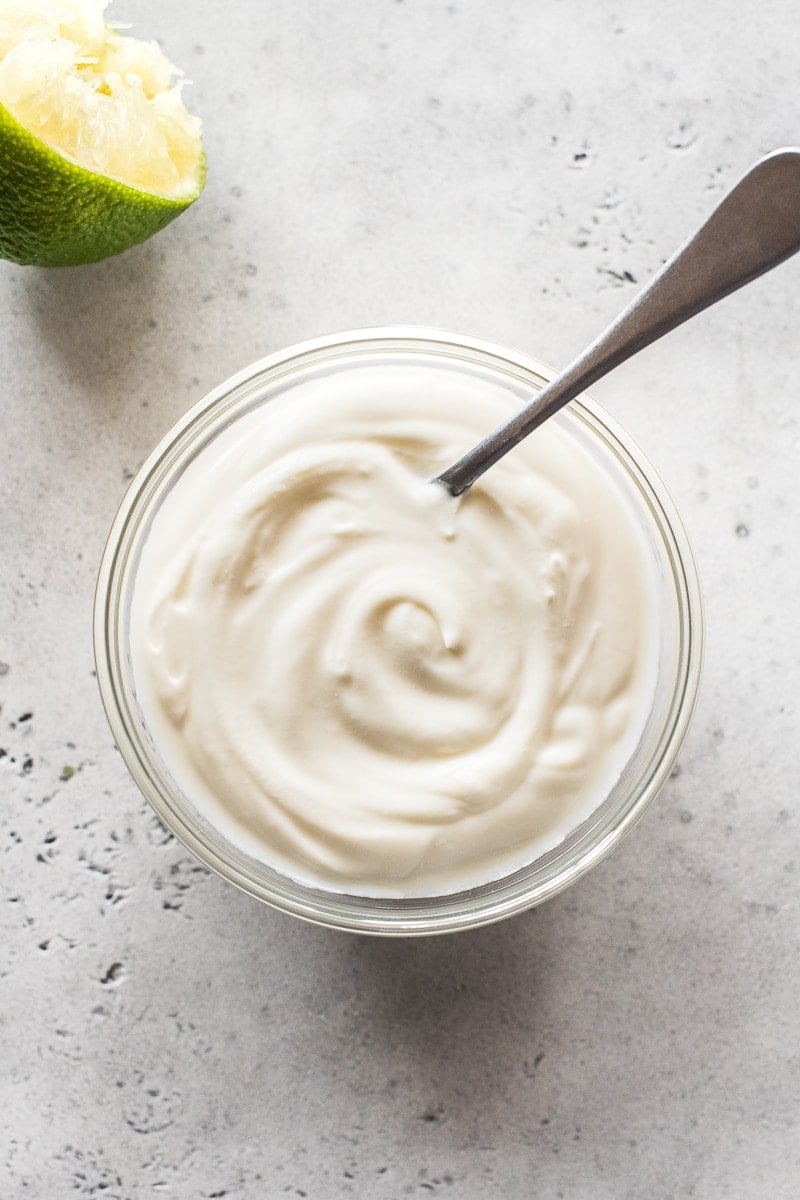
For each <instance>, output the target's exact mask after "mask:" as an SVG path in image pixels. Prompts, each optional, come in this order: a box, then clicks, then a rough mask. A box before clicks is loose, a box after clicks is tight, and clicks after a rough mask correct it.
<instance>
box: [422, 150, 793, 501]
mask: <svg viewBox="0 0 800 1200" xmlns="http://www.w3.org/2000/svg"><path fill="white" fill-rule="evenodd" d="M797 250H800V149H798V148H794V147H793V148H790V149H785V150H775V151H773V153H772V154H768V155H766V157H765V158H762V159H759V161H758V162H757V163H756V164H755V166H753V167H751V168H750V170H749V171H748V172H747V174H746V175H745V176H744V177H743V178H742V179H741V180H740V181H739V183H737V184H736V186H735V187H734V188H733V190H732V191H730V192H729V193H728V195H727V196H726V197H725V199H724V200H723V201H722V202H721V203H720V204H719V205H718V206H717V208H715V209H714V211H713V212H712V214H711V216H710V217H709V218H708V220H707V221H706V223H705V225H703V226H701V228H700V229H699V230H698V231H697V233H695V235H694V236H693V237H691V238H690V239H689V240H688V241H687V242H685V243H684V244H683V246H681V247H680V249H679V250H677V251H676V253H675V254H674V255H673V256H672V258H671V259H669V261H668V262H667V263H665V265H664V266H663V267H662V268H661V270H660V271H659V272H658V274H657V275H655V276H654V277H653V279H651V281H650V283H649V284H648V285H647V287H645V288H644V289H643V291H641V292H640V293H639V295H638V296H636V297H635V299H634V300H633V301H632V302H631V303H630V304H629V305H628V307H627V308H626V309H625V310H624V312H622V313H621V315H620V316H619V317H617V319H616V321H614V323H613V324H612V325H610V326H609V327H608V329H606V330H605V332H604V333H601V334H600V337H599V338H597V339H596V340H595V341H594V342H592V343H591V345H590V346H588V347H587V349H586V350H584V352H583V353H582V354H581V355H579V356H578V358H576V359H574V360H573V361H572V362H571V363H570V365H569V366H568V367H566V368H565V370H563V371H562V372H561V373H560V374H559V375H557V376H556V377H555V379H553V380H551V381H550V383H548V384H546V385H545V387H543V388H542V390H541V391H540V392H538V393H537V395H536V396H535V397H534V399H533V400H531V401H530V402H529V403H528V404H526V405H525V407H524V408H521V409H520V411H519V412H518V413H516V415H515V416H513V417H511V419H510V420H508V421H506V423H505V424H504V425H501V426H500V427H499V428H498V429H495V431H494V432H493V433H490V434H489V436H488V437H487V438H484V440H483V441H482V442H480V443H479V444H478V445H477V446H475V447H474V448H473V449H472V450H470V451H469V452H468V453H467V454H465V455H464V457H463V458H460V459H459V460H458V462H457V463H455V464H454V465H453V466H452V467H449V468H448V469H447V470H446V471H443V472H442V474H441V475H439V476H438V477H437V480H436V482H439V483H443V484H444V485H445V487H447V488H449V490H450V491H451V492H452V494H453V495H454V496H458V495H460V494H461V493H462V492H463V491H466V489H467V488H468V487H469V486H470V485H471V484H473V483H474V482H475V480H476V479H478V478H479V476H481V475H482V474H483V472H484V471H486V470H487V469H488V468H489V467H491V466H492V464H493V463H496V462H497V460H498V459H500V458H502V457H503V455H504V454H506V453H507V452H508V451H509V450H510V449H511V447H512V446H516V444H517V442H519V441H521V440H522V439H523V438H524V437H527V435H528V434H529V433H531V432H532V431H533V430H534V429H536V428H537V426H539V425H541V424H542V423H543V422H544V421H546V420H547V419H548V417H552V415H553V413H555V412H558V410H559V409H560V408H562V407H563V405H565V404H566V403H567V402H568V401H569V400H574V398H575V397H576V396H577V395H579V394H580V393H581V392H583V391H585V390H586V389H587V388H589V387H591V385H592V384H593V383H595V382H596V381H597V380H598V379H601V378H602V377H603V375H606V374H607V373H608V372H609V371H612V370H613V369H614V367H617V366H619V364H620V363H622V362H625V360H626V359H627V358H630V357H631V355H633V354H636V353H637V351H639V350H642V349H644V347H645V346H649V345H650V343H651V342H654V341H656V340H657V339H658V338H660V337H662V336H663V335H664V334H665V333H669V332H670V330H671V329H675V327H676V326H678V325H680V324H682V323H683V322H684V321H688V319H689V317H693V316H694V315H695V314H696V313H699V312H702V310H703V309H704V308H708V307H709V305H711V304H715V303H716V301H717V300H722V298H723V297H724V296H727V295H729V293H730V292H734V291H735V290H736V289H737V288H740V287H741V286H742V285H743V284H745V283H749V282H750V280H751V279H756V278H757V277H758V276H759V275H763V274H764V272H765V271H769V270H770V269H771V268H772V267H776V266H777V265H778V263H781V262H783V260H784V259H785V258H788V257H789V256H790V255H791V254H794V253H795V251H797Z"/></svg>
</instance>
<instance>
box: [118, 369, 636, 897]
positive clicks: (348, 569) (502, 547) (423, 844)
mask: <svg viewBox="0 0 800 1200" xmlns="http://www.w3.org/2000/svg"><path fill="white" fill-rule="evenodd" d="M518 403H519V399H518V397H516V396H514V395H513V394H512V393H511V392H510V391H509V390H508V389H505V388H503V387H502V386H500V385H498V384H497V383H494V382H490V381H489V380H488V379H487V380H483V379H480V378H477V377H472V376H468V375H465V374H464V373H462V372H458V371H456V370H455V369H452V368H440V367H423V366H403V367H402V368H400V367H398V368H396V369H391V368H389V367H386V366H382V367H377V366H376V367H359V368H352V369H350V370H349V371H348V372H340V373H338V374H335V373H334V374H331V375H329V376H328V377H325V378H317V379H315V380H311V381H308V382H306V383H302V384H299V385H296V386H294V387H292V388H291V389H290V390H288V391H287V392H286V393H284V394H283V395H280V396H278V397H277V398H276V399H273V400H271V401H270V402H269V403H268V404H266V405H264V406H262V407H261V408H260V409H258V410H257V411H254V412H252V413H250V414H248V415H247V416H245V417H243V418H241V419H239V420H238V421H237V422H235V423H234V424H233V425H232V426H231V427H230V428H229V429H228V430H226V431H225V433H224V434H222V435H221V436H219V437H218V438H217V439H215V440H214V441H213V442H212V443H211V444H210V445H208V446H207V447H206V448H205V449H204V450H203V451H202V452H201V453H200V455H199V457H198V458H197V459H196V460H195V461H194V462H193V463H192V465H191V466H190V467H189V468H188V469H187V471H186V472H185V473H184V474H183V475H182V476H181V477H180V478H179V479H178V481H177V483H176V485H175V487H174V488H173V490H172V492H171V493H170V494H169V496H168V498H167V499H166V501H165V503H164V505H163V507H162V509H161V511H160V512H159V514H158V516H157V517H156V519H155V521H154V523H153V526H152V528H151V530H150V532H149V534H148V536H147V539H146V542H145V546H144V550H143V554H142V558H141V562H140V565H139V568H138V573H137V582H136V589H135V594H134V602H133V607H132V612H131V641H132V651H133V663H134V672H135V676H136V681H137V691H138V697H139V702H140V704H141V706H142V710H143V713H144V716H145V720H146V723H147V726H148V728H149V730H150V732H151V734H152V736H153V738H154V740H155V742H156V744H157V746H158V747H159V749H160V751H161V754H162V757H163V760H164V762H165V764H166V766H167V767H168V769H169V771H170V773H171V774H172V776H173V778H174V779H175V781H176V782H177V784H178V785H179V787H180V788H181V789H182V790H183V792H184V794H185V796H186V797H187V799H188V800H189V801H190V803H191V804H192V805H193V806H194V807H195V809H196V810H197V811H199V812H200V813H201V814H202V815H203V816H205V818H206V819H207V820H208V821H209V822H210V823H211V824H212V825H213V826H214V827H215V828H216V829H217V830H218V831H219V832H220V833H222V834H223V835H224V836H225V837H226V838H228V839H229V841H231V842H232V843H234V844H235V845H237V846H238V847H239V848H241V849H242V850H244V851H245V852H246V853H249V854H250V855H252V856H253V857H255V858H257V859H259V860H261V861H263V862H265V863H267V864H268V865H270V866H272V867H274V868H275V869H277V870H279V871H281V872H283V873H284V874H287V875H290V876H292V877H293V878H295V879H298V880H300V881H303V882H305V883H309V884H312V885H315V886H318V887H323V888H326V889H329V890H333V891H340V892H350V893H355V894H362V895H372V896H387V897H396V896H425V895H434V894H442V893H447V892H453V891H458V890H460V889H462V888H465V887H472V886H475V885H478V884H481V883H484V882H488V881H490V880H492V879H497V878H499V877H501V876H502V875H504V874H506V873H508V872H509V871H512V870H515V869H516V868H518V867H520V866H522V865H524V864H526V863H528V862H530V861H532V860H533V859H534V858H536V857H538V856H539V855H540V854H542V853H544V852H546V851H547V850H550V849H552V848H553V847H554V846H556V845H557V844H558V843H559V842H560V841H562V840H563V839H564V837H565V836H566V835H567V834H569V833H570V832H571V831H572V830H573V829H575V827H576V826H577V825H579V824H580V823H581V822H582V821H584V820H585V819H586V818H587V817H589V816H590V815H591V813H592V811H593V810H594V809H595V808H596V807H597V806H598V804H600V803H601V802H602V800H603V799H604V798H605V797H606V795H607V794H608V792H609V790H610V789H611V788H612V787H613V785H614V782H615V780H616V779H617V778H618V776H619V774H620V771H621V770H622V768H623V766H624V764H625V762H626V760H627V759H628V758H629V757H630V755H631V753H632V752H633V750H634V748H635V746H636V743H637V741H638V739H639V736H640V734H641V732H642V729H643V726H644V722H645V720H646V716H647V711H648V707H649V703H650V697H651V695H652V690H653V686H654V679H655V660H656V647H655V637H654V633H653V629H654V616H653V613H654V601H653V591H652V585H651V580H650V578H649V575H648V567H647V560H646V556H645V552H644V548H643V547H642V545H641V544H640V541H639V535H638V533H637V531H636V529H635V527H634V524H633V521H632V519H631V516H630V515H629V512H628V507H629V503H630V502H629V500H627V499H626V498H625V497H624V495H623V494H622V492H621V491H619V490H618V489H617V487H616V485H615V484H614V483H613V482H612V480H611V478H610V476H609V475H608V474H607V472H606V471H605V470H604V468H603V467H602V466H600V465H598V463H596V462H595V461H594V460H593V458H592V457H591V456H590V454H589V453H588V452H587V451H586V450H585V449H584V448H583V447H582V446H581V445H580V444H579V441H578V439H576V438H575V437H574V436H573V435H571V434H570V433H569V432H567V429H566V428H565V427H564V426H563V425H557V424H556V423H554V422H552V421H551V422H549V423H548V424H547V425H545V426H544V427H543V428H541V429H540V430H539V431H538V432H537V433H535V434H534V435H533V436H532V437H530V438H528V439H527V440H526V441H525V442H524V443H523V444H522V445H520V446H519V447H518V448H517V450H515V451H514V452H513V453H512V454H510V455H509V456H508V457H507V458H506V459H504V460H503V461H502V462H501V463H499V464H497V465H496V466H495V467H493V468H492V469H491V470H490V471H489V472H488V473H487V475H486V476H485V477H484V479H483V480H481V481H480V482H479V483H477V484H476V485H475V486H474V487H473V488H472V489H471V491H470V492H469V493H467V494H466V495H465V496H463V497H461V498H459V499H454V498H453V497H451V496H450V495H449V494H448V493H446V492H445V490H444V489H443V488H441V487H439V486H438V485H433V484H431V483H428V482H426V480H427V479H428V478H429V477H430V476H432V475H434V474H436V473H437V471H439V470H441V469H443V468H444V467H445V466H447V465H449V464H450V463H451V462H452V461H454V460H455V459H456V458H458V457H459V456H460V454H461V453H463V451H464V450H466V449H467V448H468V447H469V446H470V445H471V444H473V443H474V442H475V441H477V440H478V439H479V438H480V437H481V436H483V435H484V434H485V433H487V432H488V431H489V430H490V429H491V428H492V427H493V426H494V425H496V424H497V423H499V421H501V420H502V419H504V418H505V417H506V416H507V415H508V413H509V412H510V411H511V410H512V409H513V408H514V407H515V406H516V405H517V404H518Z"/></svg>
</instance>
